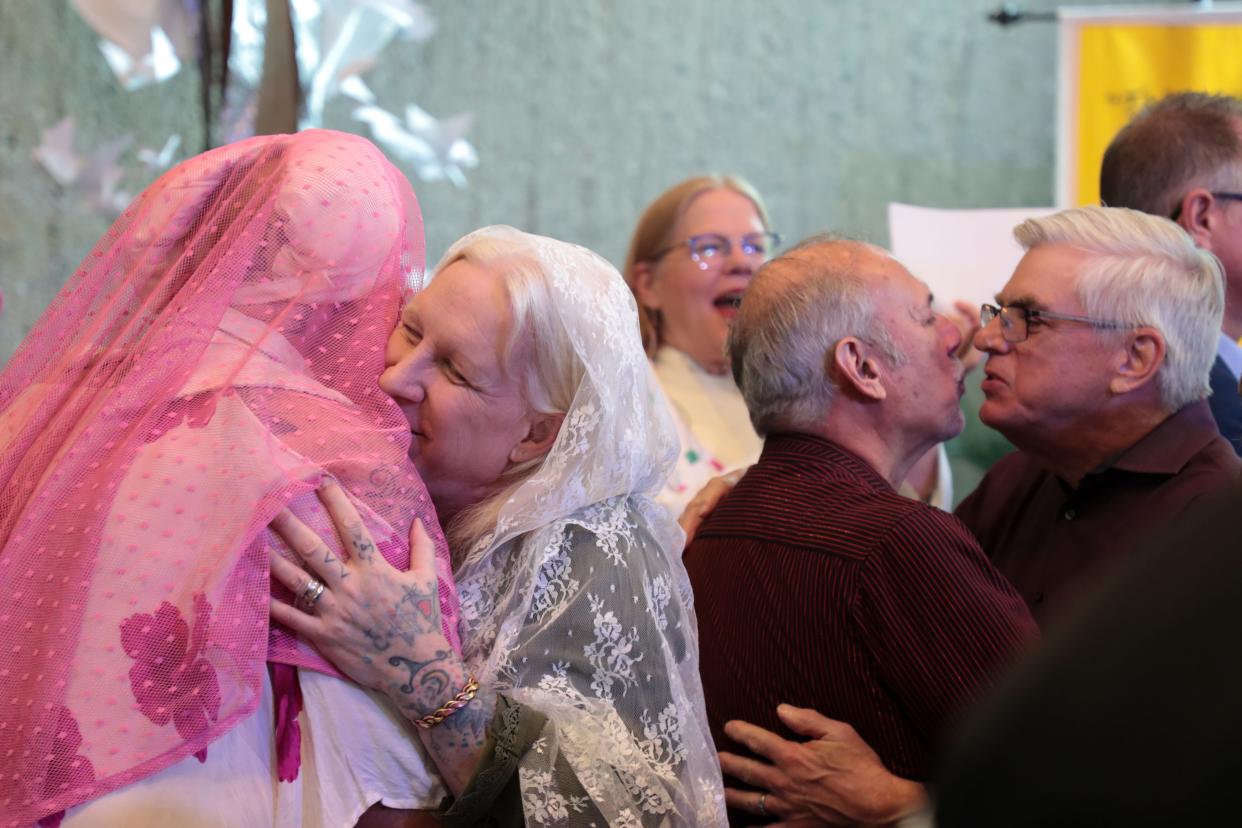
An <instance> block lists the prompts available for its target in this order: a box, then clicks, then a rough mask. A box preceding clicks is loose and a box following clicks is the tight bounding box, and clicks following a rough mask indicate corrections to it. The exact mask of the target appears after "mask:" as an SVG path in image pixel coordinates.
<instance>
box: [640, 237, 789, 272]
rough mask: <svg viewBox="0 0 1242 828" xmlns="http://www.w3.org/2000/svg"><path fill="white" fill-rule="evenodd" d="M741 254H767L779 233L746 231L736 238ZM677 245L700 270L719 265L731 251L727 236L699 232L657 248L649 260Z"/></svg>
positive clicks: (668, 251)
mask: <svg viewBox="0 0 1242 828" xmlns="http://www.w3.org/2000/svg"><path fill="white" fill-rule="evenodd" d="M738 242H739V244H740V247H741V250H742V255H744V256H762V257H764V258H767V256H768V255H769V254H770V253H771V252H772V251H773V250H775V249H776V247H777V245H779V244H780V243H781V236H780V234H779V233H770V232H767V231H764V232H762V233H747V234H746V235H745V236H742V238H741V239H739V240H738ZM679 247H685V248H687V249H688V250H689V251H690V258H691V259H693V260H694V263H695V264H696V265H698V267H699V269H700V270H711V269H712V268H714V267H719V266H720V264H721V263H722V262H723V261H724V260H725V259H727V258H729V254H730V253H732V252H733V242H731V241H730V240H729V238H728V237H727V236H722V235H720V234H719V233H700V234H698V235H697V236H691V237H690V238H688V239H686V240H685V241H679V242H677V243H675V244H670V245H669V246H668V247H665V248H663V249H662V250H659V251H657V252H656V253H655V255H653V256H652V257H651V261H653V262H655V261H659V260H660V259H662V258H664V257H665V256H667V255H668V254H669V253H672V252H673V251H674V250H676V249H677V248H679Z"/></svg>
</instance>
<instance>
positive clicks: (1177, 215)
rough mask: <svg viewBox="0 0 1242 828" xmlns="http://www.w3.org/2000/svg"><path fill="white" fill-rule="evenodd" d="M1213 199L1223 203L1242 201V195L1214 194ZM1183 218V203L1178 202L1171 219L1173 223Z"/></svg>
mask: <svg viewBox="0 0 1242 828" xmlns="http://www.w3.org/2000/svg"><path fill="white" fill-rule="evenodd" d="M1212 198H1219V199H1221V200H1222V201H1242V193H1212ZM1181 217H1182V203H1181V202H1180V201H1179V202H1177V207H1176V209H1174V210H1173V214H1172V215H1170V216H1169V218H1171V219H1173V221H1177V220H1178V219H1179V218H1181Z"/></svg>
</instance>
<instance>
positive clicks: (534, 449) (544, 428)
mask: <svg viewBox="0 0 1242 828" xmlns="http://www.w3.org/2000/svg"><path fill="white" fill-rule="evenodd" d="M564 421H565V415H564V414H563V413H560V412H557V413H555V414H541V413H538V412H536V413H535V414H532V415H531V420H530V428H529V429H528V430H527V432H526V436H525V437H523V438H522V439H521V441H519V442H518V444H517V445H515V446H514V447H513V448H512V449H511V450H510V451H509V462H510V463H525V462H526V461H527V460H534V459H535V458H536V457H542V456H543V455H545V454H547V453H548V451H549V450H551V448H552V444H553V443H555V442H556V435H558V434H560V433H561V423H563V422H564Z"/></svg>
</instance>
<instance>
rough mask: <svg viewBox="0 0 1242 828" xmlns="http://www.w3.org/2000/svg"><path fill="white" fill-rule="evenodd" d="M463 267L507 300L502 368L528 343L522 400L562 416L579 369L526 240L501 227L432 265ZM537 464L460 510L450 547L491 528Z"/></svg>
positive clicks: (512, 473)
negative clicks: (495, 279)
mask: <svg viewBox="0 0 1242 828" xmlns="http://www.w3.org/2000/svg"><path fill="white" fill-rule="evenodd" d="M458 261H466V262H470V263H471V264H475V265H478V266H480V267H484V268H486V269H488V270H491V271H492V272H494V273H497V274H498V275H499V276H500V278H501V280H502V282H503V284H504V286H505V293H506V295H507V296H508V299H509V307H510V310H511V311H512V313H513V328H512V330H510V331H509V336H508V339H507V341H506V343H505V350H504V359H505V367H506V370H507V369H508V363H509V361H510V359H511V358H512V357H513V354H514V353H515V352H516V350H517V349H518V347H519V344H520V343H521V342H523V340H526V341H528V342H529V343H530V347H531V354H530V362H529V370H528V373H527V375H526V376H525V377H520V378H519V380H520V381H521V385H522V389H523V397H524V399H525V401H526V403H527V404H528V405H529V406H530V408H531V410H533V411H537V412H540V413H545V414H551V413H564V412H567V411H568V410H569V408H570V405H571V404H572V403H573V399H574V394H575V393H576V392H577V390H578V386H579V385H580V384H581V383H582V377H583V374H584V372H585V370H586V369H585V366H584V365H583V364H582V360H581V359H579V357H578V354H577V352H576V351H575V350H574V347H573V343H572V342H571V341H570V340H569V339H568V337H566V336H565V335H564V331H563V330H562V327H561V323H560V321H559V318H558V316H557V313H556V302H555V301H554V299H553V294H552V289H551V275H550V274H549V273H548V272H547V271H546V269H545V266H544V263H543V259H542V258H541V257H540V256H539V254H538V251H537V249H536V247H535V245H534V243H533V242H532V241H531V239H530V238H529V237H528V236H527V235H526V234H524V233H522V232H520V231H518V230H515V229H513V228H512V227H507V226H503V225H496V226H493V227H485V228H483V229H482V230H476V231H475V232H473V233H471V234H470V235H468V236H466V237H464V238H463V239H461V240H459V241H457V242H455V243H454V244H453V246H452V247H450V248H449V250H448V252H446V253H445V254H444V258H443V259H441V260H440V263H439V264H438V265H436V270H437V271H441V270H443V269H444V268H446V267H448V266H449V265H451V264H453V263H454V262H458ZM542 463H543V457H536V458H533V459H530V460H527V461H525V462H523V463H517V464H514V465H512V466H510V467H509V468H508V469H506V470H505V473H504V474H503V475H502V476H501V478H500V480H499V481H498V483H497V490H496V491H495V493H493V494H492V495H491V496H489V497H488V498H486V499H485V500H483V501H481V502H479V503H476V504H474V505H473V506H470V507H468V508H466V509H463V510H462V511H461V512H459V513H458V514H457V516H456V517H455V518H454V519H453V520H452V521H451V523H450V525H449V526H447V527H445V529H446V533H447V535H448V539H449V544H450V547H451V548H452V549H454V550H466V549H469V548H471V547H472V546H474V544H475V542H476V541H478V540H479V539H480V538H482V537H483V536H484V535H486V534H488V533H489V532H491V531H492V530H493V529H494V528H495V527H496V517H497V515H498V514H499V512H500V509H501V507H502V506H503V505H504V503H505V501H507V500H508V499H509V496H510V495H511V494H512V493H513V492H515V491H517V489H518V488H519V487H520V486H521V485H522V484H523V483H524V482H525V481H526V480H527V478H529V477H530V476H531V475H533V474H534V473H535V472H536V471H538V469H539V467H540V465H541V464H542Z"/></svg>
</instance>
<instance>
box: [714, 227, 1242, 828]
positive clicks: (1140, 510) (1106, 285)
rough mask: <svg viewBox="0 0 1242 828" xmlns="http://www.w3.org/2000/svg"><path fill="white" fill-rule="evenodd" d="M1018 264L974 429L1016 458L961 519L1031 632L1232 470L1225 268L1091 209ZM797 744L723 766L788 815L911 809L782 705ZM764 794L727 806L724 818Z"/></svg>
mask: <svg viewBox="0 0 1242 828" xmlns="http://www.w3.org/2000/svg"><path fill="white" fill-rule="evenodd" d="M1014 235H1015V236H1016V237H1017V239H1018V241H1019V242H1020V243H1021V244H1022V245H1023V247H1025V248H1026V250H1027V253H1026V255H1025V256H1024V257H1023V258H1022V261H1021V262H1020V263H1019V265H1018V267H1017V269H1016V270H1015V271H1014V274H1013V277H1012V278H1011V279H1010V280H1009V282H1008V283H1007V284H1006V285H1005V287H1004V289H1002V290H1001V292H1000V293H999V294H998V295H997V297H996V304H995V305H990V306H985V307H984V309H983V312H982V314H981V317H982V319H981V321H982V322H983V323H984V324H983V326H982V328H981V329H980V330H979V332H978V333H977V334H976V335H975V347H977V348H979V349H980V350H982V351H984V352H985V353H986V354H987V362H986V364H985V366H984V379H983V391H984V394H985V397H986V399H985V402H984V404H983V407H982V408H981V409H980V412H979V416H980V418H981V419H982V420H983V421H984V423H986V424H987V425H989V426H992V427H993V428H995V429H997V430H998V431H1000V432H1001V433H1002V434H1004V435H1005V436H1006V437H1007V438H1008V439H1009V440H1010V441H1012V442H1013V443H1014V445H1015V446H1017V447H1018V449H1019V450H1018V451H1017V452H1014V453H1013V454H1010V455H1008V456H1007V457H1005V458H1003V459H1002V460H1001V461H1000V462H998V463H997V464H996V465H995V466H993V467H992V469H991V470H990V471H989V472H988V474H987V476H986V477H985V478H984V479H983V481H982V482H981V483H980V485H979V487H978V488H977V489H976V490H975V491H974V493H972V494H971V496H970V497H968V498H967V499H966V500H965V501H963V502H962V504H961V505H960V506H959V507H958V509H957V512H956V515H957V517H958V518H959V519H961V521H962V522H963V523H965V524H966V526H967V527H968V528H969V529H970V530H971V532H972V533H973V534H974V535H975V537H976V538H978V540H979V542H980V544H981V546H982V547H983V549H984V550H985V551H986V552H987V553H988V555H989V556H990V557H991V559H992V561H993V562H994V563H995V564H996V566H997V568H998V569H999V570H1000V571H1001V572H1002V573H1003V574H1004V575H1005V576H1006V577H1007V578H1008V579H1009V580H1010V582H1011V583H1012V584H1013V585H1014V587H1015V588H1016V589H1017V590H1018V592H1019V594H1021V595H1022V596H1023V598H1024V599H1026V601H1027V603H1028V605H1029V606H1030V608H1031V610H1032V613H1033V614H1034V615H1035V617H1036V619H1037V620H1039V621H1040V622H1041V623H1042V622H1044V621H1046V620H1047V619H1048V618H1049V617H1051V616H1054V615H1056V614H1057V613H1059V612H1060V611H1062V610H1063V609H1064V608H1065V607H1066V605H1068V604H1071V603H1075V602H1076V600H1077V599H1076V597H1075V596H1076V594H1078V593H1080V592H1082V591H1083V590H1084V587H1085V586H1087V585H1088V584H1090V583H1091V582H1092V581H1093V580H1099V579H1100V576H1101V575H1104V576H1107V573H1108V570H1109V565H1110V564H1113V563H1115V562H1116V561H1117V559H1119V558H1121V557H1124V556H1127V555H1129V554H1131V553H1132V552H1134V551H1135V548H1136V547H1137V546H1138V545H1139V544H1140V542H1142V541H1143V540H1144V539H1145V538H1146V537H1147V536H1149V535H1151V534H1152V533H1153V532H1154V531H1155V530H1157V529H1159V528H1160V527H1161V526H1163V525H1164V524H1166V523H1167V522H1169V521H1171V520H1173V519H1175V518H1177V517H1179V516H1181V515H1182V514H1183V513H1184V512H1185V511H1186V510H1187V508H1188V507H1189V506H1190V505H1191V504H1193V503H1195V502H1196V501H1201V500H1204V499H1207V498H1210V497H1212V496H1214V495H1219V494H1223V493H1225V492H1227V491H1228V490H1229V489H1230V487H1231V486H1232V484H1233V483H1234V482H1236V480H1237V479H1238V476H1239V471H1240V470H1242V461H1239V459H1238V457H1237V456H1236V455H1235V454H1234V452H1233V449H1232V448H1231V447H1230V445H1229V444H1228V443H1227V442H1226V441H1225V440H1224V439H1223V438H1222V437H1221V436H1220V432H1219V430H1218V428H1217V426H1216V423H1215V421H1214V420H1213V419H1212V415H1211V412H1210V411H1209V409H1208V405H1207V402H1206V397H1207V394H1208V373H1209V370H1210V368H1211V365H1212V361H1213V359H1214V358H1215V350H1216V347H1215V346H1216V338H1217V337H1216V332H1217V331H1218V330H1219V329H1220V320H1221V314H1222V309H1223V305H1224V286H1223V277H1222V273H1221V266H1220V263H1219V262H1218V261H1217V259H1216V258H1215V257H1214V256H1213V255H1212V254H1211V253H1208V252H1207V251H1205V250H1203V249H1202V248H1199V247H1196V245H1195V244H1194V242H1193V241H1192V240H1191V238H1190V237H1189V236H1188V235H1187V234H1186V233H1185V232H1184V231H1182V230H1181V229H1180V228H1179V227H1177V226H1176V225H1174V224H1173V223H1172V222H1171V221H1169V220H1167V219H1164V218H1158V217H1154V216H1150V215H1147V214H1144V213H1140V212H1137V211H1134V210H1126V209H1116V208H1101V207H1086V208H1081V209H1076V210H1067V211H1064V212H1061V213H1057V214H1056V215H1053V216H1048V217H1046V218H1040V219H1032V220H1030V221H1027V222H1025V223H1023V224H1021V225H1019V226H1018V227H1017V228H1016V230H1015V231H1014ZM780 716H781V719H782V721H783V722H784V723H785V724H786V725H787V726H788V727H789V728H790V729H792V730H794V731H795V732H797V733H800V734H802V735H803V736H807V737H810V739H811V741H807V742H802V743H798V742H793V741H788V740H786V739H783V738H781V737H780V736H777V735H776V734H775V733H773V732H771V731H769V730H765V729H763V728H760V727H756V726H754V725H752V724H747V723H745V722H730V723H729V724H728V725H727V726H726V728H725V731H726V733H727V734H728V735H729V736H730V737H731V738H733V739H735V740H736V741H738V742H740V743H741V744H743V745H745V746H746V747H747V748H748V749H749V750H750V751H752V752H754V753H756V754H759V755H761V756H763V757H766V758H768V759H770V760H772V762H773V764H766V763H762V762H757V761H754V760H751V759H746V758H743V757H739V756H732V755H729V754H722V755H721V764H722V765H723V767H724V771H725V773H726V774H728V775H731V776H734V777H736V778H739V779H741V780H743V781H744V782H747V783H749V784H751V785H753V786H756V787H758V788H759V789H760V791H761V792H766V795H765V800H764V806H765V809H766V810H767V811H768V812H769V813H777V814H780V815H781V816H782V817H786V818H791V817H794V816H807V815H816V816H818V818H820V819H824V820H825V821H828V822H830V823H831V824H842V825H844V824H859V825H884V824H889V823H890V822H892V821H894V820H895V819H897V818H899V817H901V816H903V815H908V814H910V813H911V812H913V811H915V810H917V809H918V808H919V807H920V805H921V804H923V793H922V791H921V788H919V787H918V786H912V785H911V784H910V782H909V781H908V780H906V779H901V778H899V777H897V776H895V775H892V774H891V773H889V770H888V769H886V768H885V767H884V765H883V764H882V763H881V762H880V760H879V757H877V755H876V753H875V752H874V751H872V750H871V749H870V747H869V746H868V745H867V744H865V743H864V742H863V741H862V739H860V738H859V736H858V734H857V732H856V731H855V730H854V729H853V728H851V727H850V726H848V725H846V724H845V723H843V722H838V721H833V720H831V719H827V718H825V717H823V716H822V715H820V714H819V713H817V712H816V711H813V710H806V709H798V708H790V707H787V706H786V707H783V708H782V709H781V711H780ZM759 795H760V794H756V793H754V792H751V791H732V790H726V796H727V797H728V799H729V802H730V803H731V804H732V805H733V806H734V807H742V808H745V809H747V810H751V811H756V810H757V809H758V799H757V797H758V796H759Z"/></svg>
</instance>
